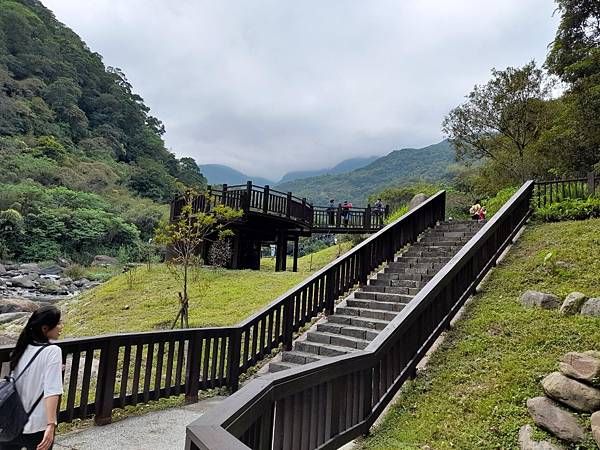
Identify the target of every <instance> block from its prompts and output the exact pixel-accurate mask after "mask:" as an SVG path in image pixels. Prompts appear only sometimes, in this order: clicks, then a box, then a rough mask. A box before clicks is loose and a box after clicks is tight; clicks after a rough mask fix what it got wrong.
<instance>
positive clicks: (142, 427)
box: [54, 397, 225, 450]
mask: <svg viewBox="0 0 600 450" xmlns="http://www.w3.org/2000/svg"><path fill="white" fill-rule="evenodd" d="M224 398H225V397H212V398H209V399H207V400H203V401H201V402H198V403H195V404H192V405H188V406H183V407H181V408H172V409H167V410H164V411H157V412H152V413H148V414H145V415H143V416H136V417H129V418H127V419H123V420H120V421H119V422H115V423H112V424H110V425H105V426H103V427H96V426H94V427H90V428H86V429H85V430H81V431H75V432H73V433H67V434H64V435H60V436H57V438H56V441H55V443H54V448H55V449H56V450H100V449H101V450H150V449H152V450H154V449H161V450H171V449H177V450H181V449H183V448H184V447H185V427H186V426H187V425H189V424H190V422H192V421H194V420H195V419H197V418H198V417H199V416H201V415H202V414H203V413H205V412H206V411H207V410H208V408H211V407H215V406H216V405H219V404H220V403H221V402H222V401H223V399H224Z"/></svg>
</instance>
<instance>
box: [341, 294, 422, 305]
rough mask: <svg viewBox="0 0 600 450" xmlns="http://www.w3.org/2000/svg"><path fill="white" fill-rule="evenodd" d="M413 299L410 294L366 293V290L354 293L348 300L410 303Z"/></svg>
mask: <svg viewBox="0 0 600 450" xmlns="http://www.w3.org/2000/svg"><path fill="white" fill-rule="evenodd" d="M412 298H413V296H412V295H408V294H391V293H385V292H366V291H364V290H359V291H356V292H354V295H353V296H352V297H348V300H374V301H379V302H391V303H408V302H410V301H411V300H412ZM375 309H377V308H375Z"/></svg>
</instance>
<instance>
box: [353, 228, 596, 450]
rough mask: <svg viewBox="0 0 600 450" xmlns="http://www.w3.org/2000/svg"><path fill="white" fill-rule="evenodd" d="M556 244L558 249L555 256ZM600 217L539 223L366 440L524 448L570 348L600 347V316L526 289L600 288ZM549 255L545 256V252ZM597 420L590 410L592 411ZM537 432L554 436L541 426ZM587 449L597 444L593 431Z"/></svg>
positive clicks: (392, 444) (400, 445)
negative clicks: (549, 378) (525, 434)
mask: <svg viewBox="0 0 600 450" xmlns="http://www.w3.org/2000/svg"><path fill="white" fill-rule="evenodd" d="M548 253H552V255H551V256H548V257H547V255H548ZM599 255H600V220H598V219H592V220H587V221H582V222H560V223H552V224H540V225H533V226H530V227H528V228H527V229H526V231H525V233H524V234H523V236H522V237H521V238H520V239H519V241H518V242H517V244H516V245H515V246H514V247H513V248H512V249H511V251H510V253H509V255H508V257H507V258H506V259H505V260H504V261H503V262H502V263H500V264H499V265H498V267H497V268H496V269H495V270H494V271H493V273H492V274H491V276H490V278H489V280H488V281H487V282H486V284H485V286H484V289H483V291H482V292H481V293H479V294H477V295H476V296H475V298H474V301H472V302H471V303H470V304H469V305H468V306H467V308H466V312H465V314H464V316H463V317H462V318H461V319H460V320H459V321H458V323H457V324H456V326H455V327H454V328H453V330H452V331H451V332H449V333H448V336H447V337H446V339H445V341H444V342H443V344H442V345H441V346H440V348H439V349H438V350H437V351H436V352H435V353H434V354H433V356H432V358H431V360H430V362H429V364H428V367H427V369H426V370H425V371H424V372H422V373H421V374H419V376H418V377H417V378H416V379H415V380H414V381H412V382H409V383H407V384H406V385H405V387H404V388H403V391H402V393H401V394H400V396H399V398H398V400H397V402H396V403H395V405H394V406H392V408H391V409H390V411H389V412H388V414H387V416H386V417H385V418H384V420H383V422H382V423H381V425H380V426H378V427H377V428H376V429H375V430H374V432H373V434H372V435H371V436H370V437H369V438H367V439H366V440H364V441H363V442H361V444H360V445H361V446H362V447H363V448H365V449H391V448H394V449H422V448H430V449H436V450H441V449H450V448H452V449H500V448H502V449H508V448H518V444H517V435H518V430H519V428H520V427H521V426H522V425H524V424H527V423H530V424H533V422H532V420H531V419H530V418H529V416H528V414H527V409H526V401H527V399H528V398H531V397H535V396H539V395H543V391H542V388H541V385H540V381H541V379H542V378H543V377H544V376H545V375H547V374H548V373H550V372H552V371H554V370H557V361H558V359H559V357H560V356H562V355H563V354H564V353H566V352H568V351H584V350H590V349H596V350H600V319H596V318H590V317H582V316H574V317H563V316H561V315H560V314H559V313H558V312H557V311H541V310H531V309H524V308H523V307H521V305H520V303H519V297H520V295H521V294H522V293H523V292H524V291H525V290H527V289H534V290H540V291H546V292H552V293H555V294H557V295H559V296H561V297H564V296H566V295H567V294H568V293H569V292H572V291H581V292H583V293H585V294H587V295H589V296H600V258H599ZM545 260H546V261H545ZM584 418H585V420H586V421H587V422H588V423H587V429H588V430H589V416H588V417H585V416H584ZM538 437H540V438H541V437H543V438H545V439H550V436H548V435H545V433H543V432H539V433H538ZM578 448H579V449H584V448H585V449H593V448H596V447H595V446H594V445H593V444H592V443H591V441H590V442H588V444H587V445H583V446H580V447H578Z"/></svg>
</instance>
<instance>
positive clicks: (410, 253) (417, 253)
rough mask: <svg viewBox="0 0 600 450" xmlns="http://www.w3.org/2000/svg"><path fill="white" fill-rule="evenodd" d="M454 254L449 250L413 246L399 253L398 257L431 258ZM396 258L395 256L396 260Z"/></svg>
mask: <svg viewBox="0 0 600 450" xmlns="http://www.w3.org/2000/svg"><path fill="white" fill-rule="evenodd" d="M453 254H454V252H453V251H450V250H425V249H422V250H420V249H418V248H413V249H408V250H407V251H405V252H404V253H402V254H401V255H399V257H401V258H405V257H411V258H431V257H448V256H452V255H453ZM397 260H398V258H396V261H397Z"/></svg>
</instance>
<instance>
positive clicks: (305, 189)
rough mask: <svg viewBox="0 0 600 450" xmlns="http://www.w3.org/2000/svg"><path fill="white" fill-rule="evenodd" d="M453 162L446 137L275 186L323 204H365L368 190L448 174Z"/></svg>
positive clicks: (436, 178)
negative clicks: (339, 170) (353, 166)
mask: <svg viewBox="0 0 600 450" xmlns="http://www.w3.org/2000/svg"><path fill="white" fill-rule="evenodd" d="M453 162H454V149H453V148H452V146H451V145H450V143H449V142H448V141H442V142H440V143H438V144H434V145H430V146H428V147H424V148H420V149H414V148H405V149H402V150H394V151H393V152H391V153H390V154H389V155H387V156H384V157H382V158H379V159H377V160H375V161H373V162H372V163H371V164H369V165H368V166H366V167H362V168H360V169H356V170H353V171H352V172H349V173H344V174H336V175H320V176H317V177H311V178H304V179H301V180H295V181H291V182H288V183H282V184H279V185H277V186H276V189H278V190H280V191H284V192H287V191H291V192H293V193H294V195H296V196H298V197H306V198H307V199H309V200H310V201H312V202H313V203H315V204H326V202H327V201H328V199H330V198H335V199H336V200H337V201H340V202H341V201H344V200H350V201H352V202H354V203H357V204H364V203H366V199H367V197H368V196H369V195H370V194H373V193H377V192H380V191H381V190H382V189H384V188H386V187H390V186H400V185H404V184H408V183H411V182H414V181H419V180H427V181H436V180H440V179H443V178H445V177H446V176H448V166H449V165H450V164H452V163H453Z"/></svg>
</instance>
